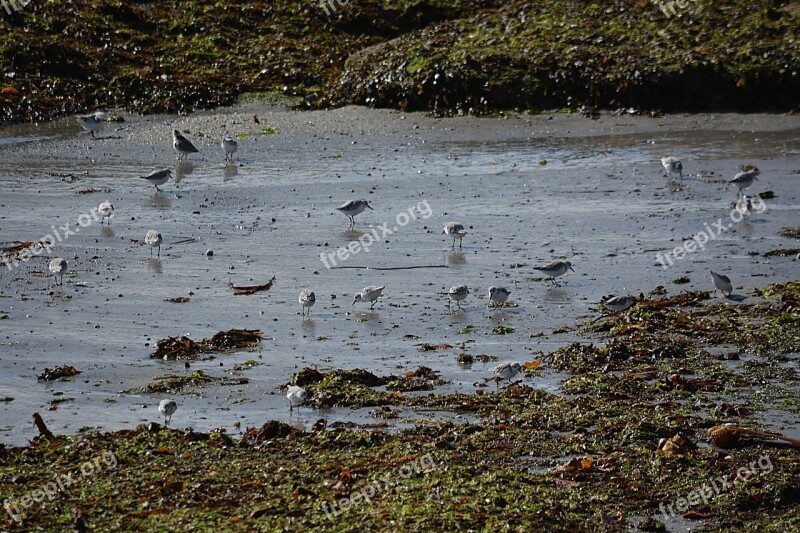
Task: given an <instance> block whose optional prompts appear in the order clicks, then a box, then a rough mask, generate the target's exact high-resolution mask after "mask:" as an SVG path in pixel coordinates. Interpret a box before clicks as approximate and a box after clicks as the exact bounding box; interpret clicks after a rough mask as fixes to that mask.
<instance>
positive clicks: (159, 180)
mask: <svg viewBox="0 0 800 533" xmlns="http://www.w3.org/2000/svg"><path fill="white" fill-rule="evenodd" d="M171 177H172V171H171V170H170V169H168V168H165V169H162V170H156V171H155V172H151V173H150V174H148V175H147V176H140V179H143V180H145V181H147V183H149V184H150V185H152V186H154V187H155V188H156V190H157V191H160V190H161V189H159V188H158V186H159V185H164V184H165V183H166V182H168V181H169V179H170V178H171Z"/></svg>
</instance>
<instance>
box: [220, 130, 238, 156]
mask: <svg viewBox="0 0 800 533" xmlns="http://www.w3.org/2000/svg"><path fill="white" fill-rule="evenodd" d="M220 146H222V149H223V150H224V151H225V162H226V163H233V154H235V153H236V151H237V150H238V149H239V143H238V142H236V139H234V138H233V137H231V136H230V135H226V136H225V137H224V138H223V139H222V143H220Z"/></svg>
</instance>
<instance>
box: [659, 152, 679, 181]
mask: <svg viewBox="0 0 800 533" xmlns="http://www.w3.org/2000/svg"><path fill="white" fill-rule="evenodd" d="M661 166H663V167H664V170H666V171H667V176H668V177H670V178H672V175H673V174H677V175H678V177H679V178H681V179H683V163H681V162H680V160H679V159H678V158H677V157H662V158H661Z"/></svg>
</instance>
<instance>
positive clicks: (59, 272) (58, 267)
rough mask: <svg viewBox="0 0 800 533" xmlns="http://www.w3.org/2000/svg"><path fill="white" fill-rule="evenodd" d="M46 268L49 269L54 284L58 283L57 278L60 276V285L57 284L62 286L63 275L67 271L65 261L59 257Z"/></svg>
mask: <svg viewBox="0 0 800 533" xmlns="http://www.w3.org/2000/svg"><path fill="white" fill-rule="evenodd" d="M48 268H49V269H50V273H51V274H53V277H54V278H55V279H56V283H58V276H61V283H58V284H59V285H64V273H65V272H66V271H67V260H66V259H62V258H61V257H56V258H55V259H52V260H51V261H50V265H49V266H48Z"/></svg>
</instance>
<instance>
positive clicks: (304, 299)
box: [298, 290, 317, 316]
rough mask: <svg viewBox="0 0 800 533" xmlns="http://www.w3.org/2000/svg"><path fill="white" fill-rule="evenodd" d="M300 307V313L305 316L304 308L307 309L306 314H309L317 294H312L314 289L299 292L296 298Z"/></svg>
mask: <svg viewBox="0 0 800 533" xmlns="http://www.w3.org/2000/svg"><path fill="white" fill-rule="evenodd" d="M298 300H299V301H300V304H301V305H302V306H303V307H302V310H303V311H302V315H303V316H305V314H306V309H308V314H309V315H310V314H311V308H312V307H313V306H314V304H315V303H316V301H317V295H316V294H314V291H308V290H306V291H303V292H301V293H300V297H299V298H298Z"/></svg>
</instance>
